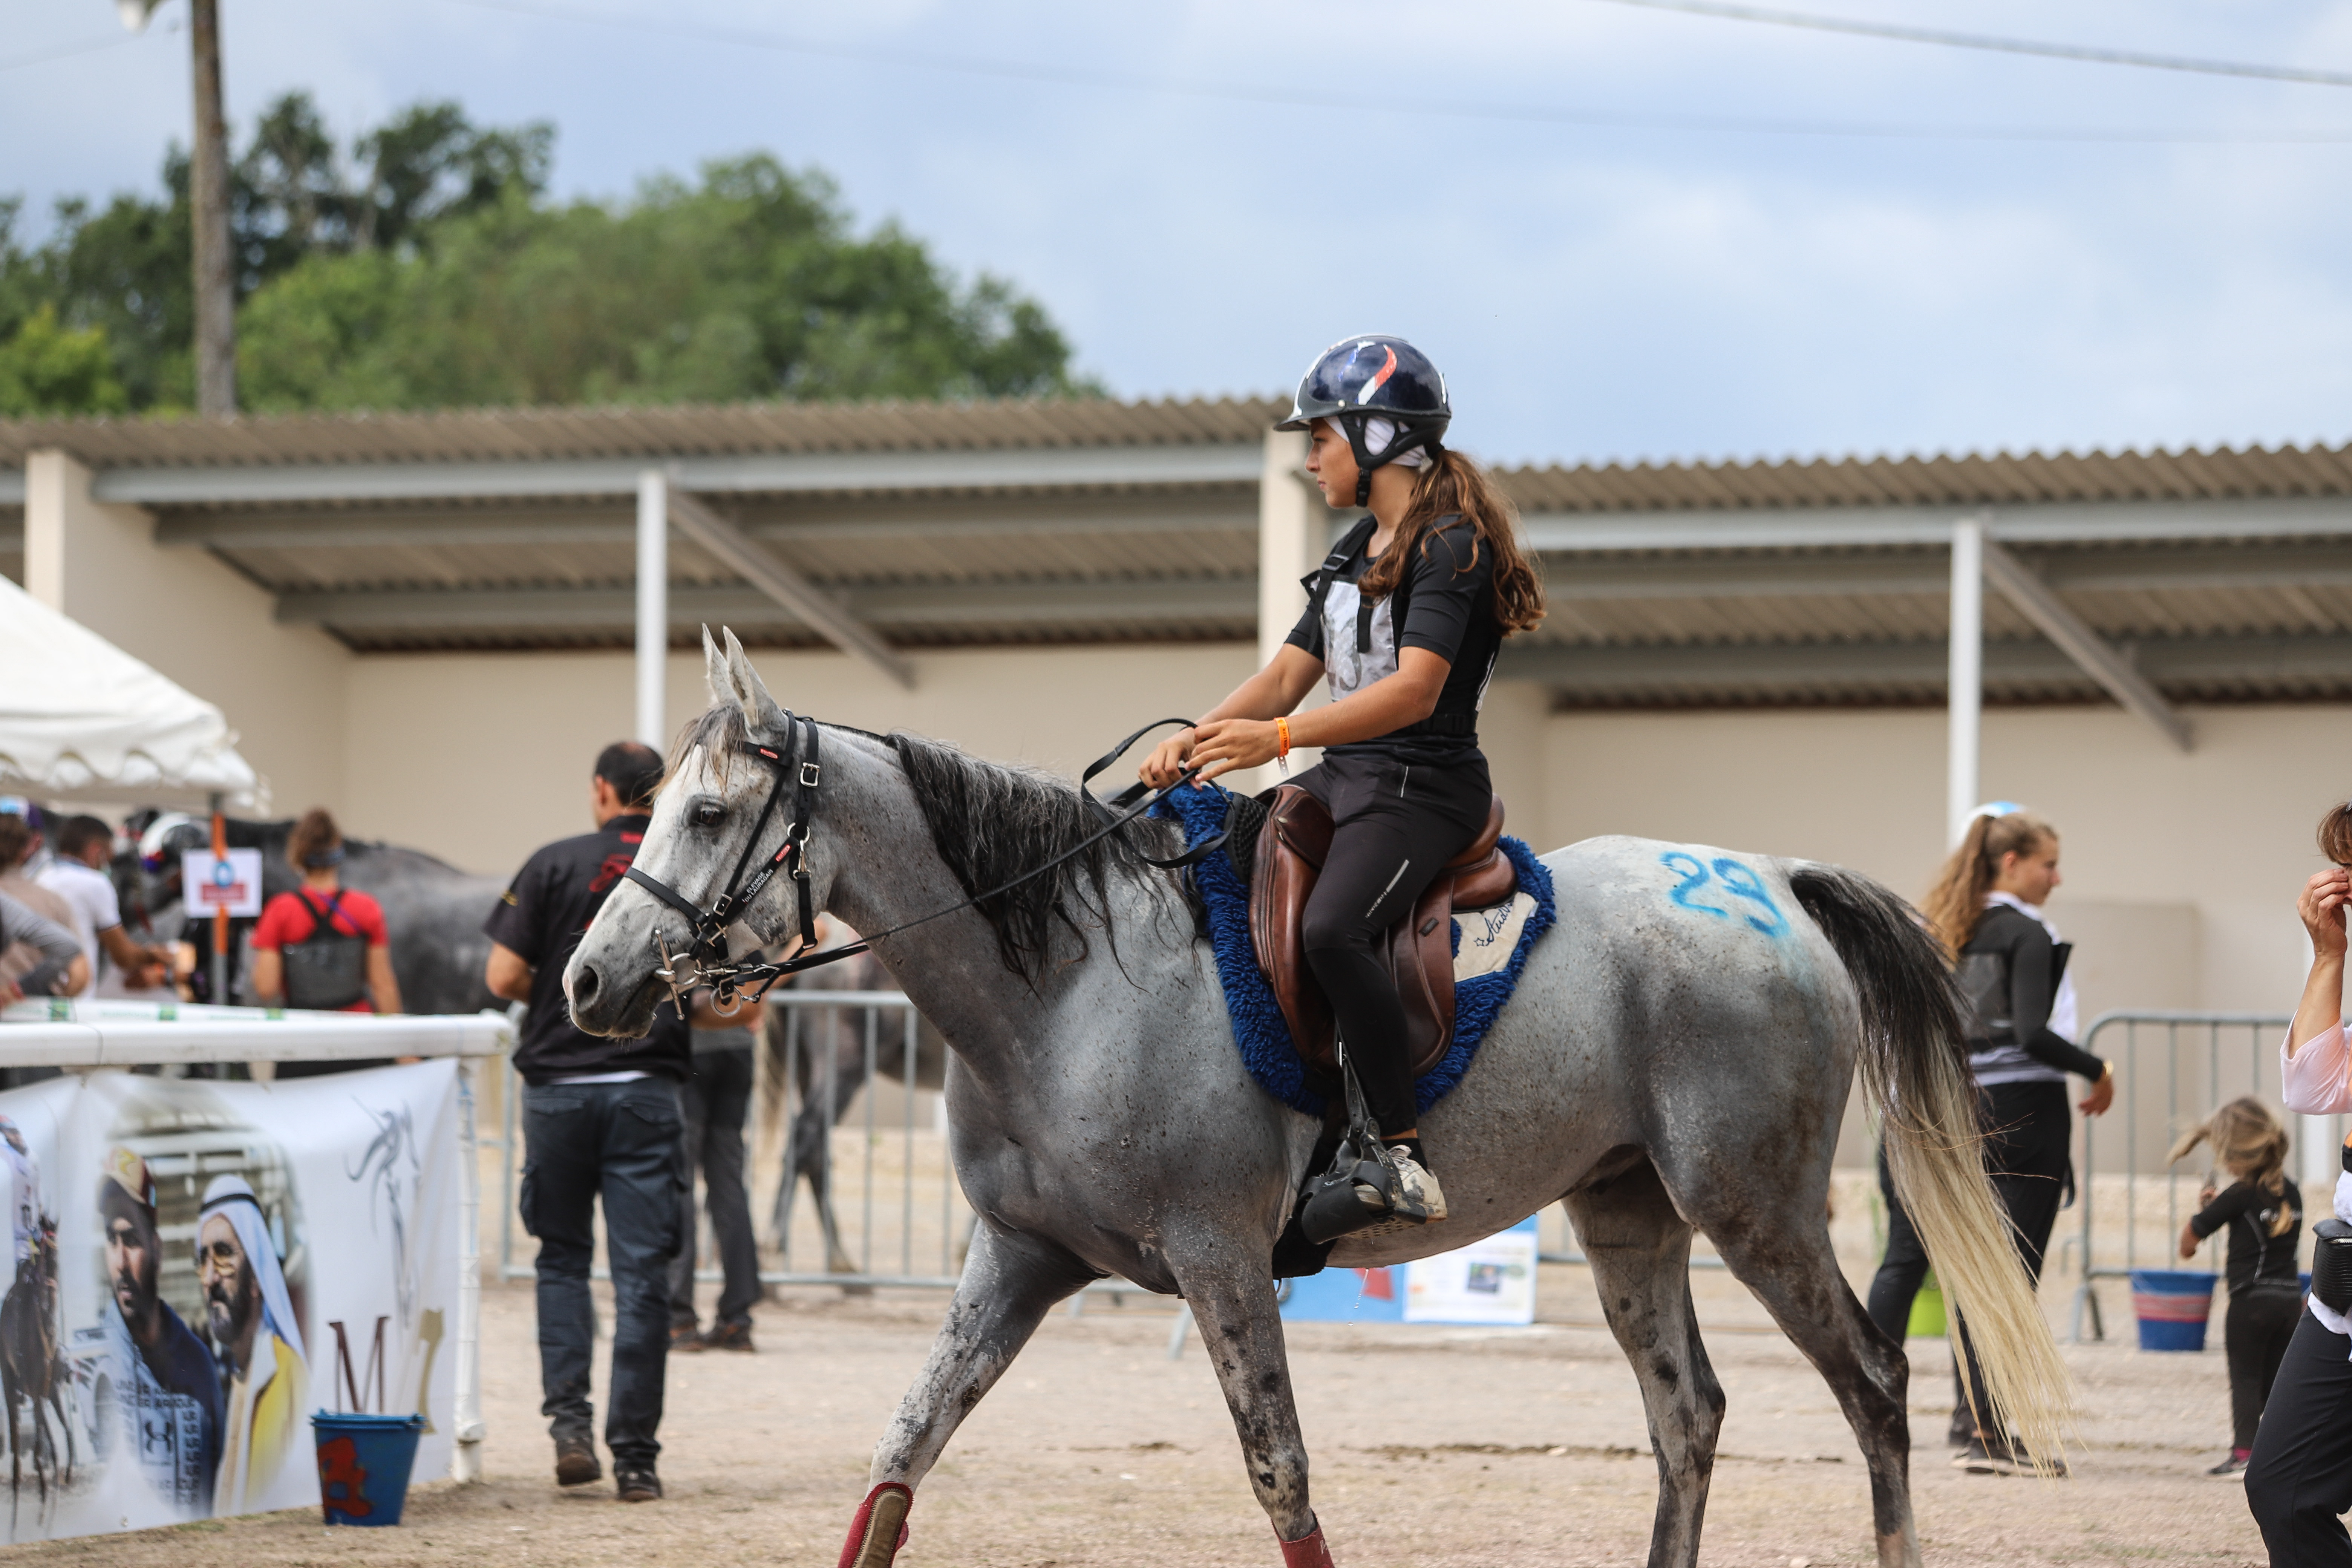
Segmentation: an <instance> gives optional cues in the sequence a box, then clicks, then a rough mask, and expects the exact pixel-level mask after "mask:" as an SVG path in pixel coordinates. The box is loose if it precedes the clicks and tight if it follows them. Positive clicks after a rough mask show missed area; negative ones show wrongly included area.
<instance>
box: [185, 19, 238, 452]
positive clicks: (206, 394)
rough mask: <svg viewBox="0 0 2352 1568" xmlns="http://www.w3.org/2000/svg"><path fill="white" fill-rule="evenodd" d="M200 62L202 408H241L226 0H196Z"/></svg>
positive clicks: (197, 180) (192, 174) (210, 413)
mask: <svg viewBox="0 0 2352 1568" xmlns="http://www.w3.org/2000/svg"><path fill="white" fill-rule="evenodd" d="M188 34H189V37H190V40H191V42H192V43H193V44H194V54H195V66H196V83H195V85H196V94H195V98H196V155H195V161H194V163H192V164H191V165H190V166H189V171H188V205H189V206H190V207H191V208H192V209H193V210H194V219H195V247H194V248H195V263H196V268H195V270H196V278H195V282H196V412H197V413H199V414H201V415H204V416H205V417H207V418H213V419H225V418H227V417H228V416H230V415H233V414H235V413H236V275H235V260H234V258H232V256H231V255H230V253H229V230H228V121H227V118H226V116H225V115H224V114H223V113H222V111H221V63H220V0H189V5H188Z"/></svg>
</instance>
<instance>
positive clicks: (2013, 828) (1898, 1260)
mask: <svg viewBox="0 0 2352 1568" xmlns="http://www.w3.org/2000/svg"><path fill="white" fill-rule="evenodd" d="M2058 882H2059V877H2058V832H2057V829H2055V828H2053V827H2052V826H2050V825H2049V824H2048V823H2047V822H2044V821H2043V820H2042V818H2040V817H2038V816H2034V815H2033V814H2032V813H2031V812H2028V811H2024V810H2021V809H2020V808H2019V807H2017V806H2014V805H2007V804H2006V803H2003V804H2001V805H1992V806H1987V807H1985V808H1983V809H1982V810H1980V811H1979V813H1978V814H1977V816H1976V817H1975V819H1974V820H1973V821H1971V822H1970V823H1969V831H1968V834H1967V836H1966V837H1963V838H1962V839H1961V840H1960V847H1958V849H1955V850H1954V851H1952V854H1951V858H1949V859H1948V860H1947V861H1945V862H1944V868H1943V871H1942V873H1941V875H1939V876H1938V877H1937V880H1936V886H1935V888H1934V889H1933V890H1932V891H1930V892H1929V893H1928V895H1927V908H1926V911H1925V912H1926V914H1927V919H1928V921H1929V923H1930V924H1931V925H1933V926H1934V928H1935V931H1936V934H1937V936H1938V937H1940V938H1942V939H1943V942H1944V943H1945V946H1946V948H1947V949H1948V951H1949V952H1952V953H1953V954H1954V956H1955V959H1956V960H1957V963H1956V965H1955V974H1954V978H1955V979H1957V980H1958V983H1959V986H1960V990H1961V993H1962V994H1963V995H1964V996H1965V997H1966V998H1967V999H1968V1002H1969V1013H1970V1015H1971V1016H1970V1017H1969V1073H1970V1074H1971V1076H1973V1077H1974V1078H1975V1079H1976V1085H1977V1118H1978V1123H1979V1126H1981V1127H1982V1128H1983V1129H1984V1133H1985V1167H1986V1169H1987V1170H1988V1171H1989V1172H1990V1173H1991V1175H1992V1184H1993V1190H1994V1192H1995V1193H1997V1194H1999V1196H2000V1201H2001V1205H2002V1206H2003V1207H2004V1208H2006V1209H2007V1210H2008V1211H2009V1219H2010V1224H2011V1226H2013V1227H2014V1234H2015V1237H2016V1241H2017V1247H2018V1257H2019V1259H2020V1260H2021V1262H2023V1263H2024V1265H2025V1271H2026V1273H2027V1274H2028V1275H2030V1276H2032V1278H2033V1279H2035V1280H2037V1281H2038V1280H2039V1279H2041V1278H2042V1254H2043V1253H2044V1252H2045V1251H2046V1250H2047V1249H2048V1247H2049V1246H2050V1231H2051V1227H2052V1226H2054V1225H2056V1224H2057V1222H2058V1210H2059V1208H2060V1206H2061V1205H2062V1204H2063V1202H2064V1199H2065V1197H2066V1194H2067V1193H2068V1191H2069V1190H2070V1189H2071V1188H2072V1187H2073V1185H2074V1163H2073V1158H2072V1153H2071V1144H2072V1141H2073V1137H2074V1118H2073V1115H2072V1113H2071V1112H2070V1111H2069V1110H2067V1106H2066V1075H2067V1074H2068V1073H2070V1072H2071V1073H2075V1074H2079V1075H2080V1076H2081V1077H2083V1078H2084V1079H2088V1080H2090V1083H2091V1091H2090V1093H2089V1094H2088V1095H2087V1096H2086V1097H2084V1100H2083V1101H2082V1109H2083V1110H2084V1113H2085V1114H2087V1115H2091V1116H2097V1115H2100V1114H2101V1113H2103V1112H2104V1111H2105V1110H2106V1109H2107V1107H2108V1106H2109V1105H2111V1104H2113V1103H2114V1101H2115V1093H2116V1085H2115V1068H2113V1067H2112V1066H2110V1065H2109V1064H2108V1063H2106V1062H2104V1061H2102V1060H2100V1059H2099V1058H2097V1057H2095V1056H2093V1055H2091V1054H2090V1053H2089V1052H2088V1051H2085V1050H2084V1049H2083V1048H2082V1047H2079V1046H2077V1045H2075V1044H2074V1041H2073V1040H2072V1039H2070V1038H2069V1037H2068V1036H2069V1034H2070V1033H2071V1032H2072V1031H2073V1030H2074V1028H2075V1026H2076V1022H2075V1006H2074V985H2073V984H2072V983H2071V982H2069V981H2068V980H2067V979H2066V956H2067V954H2068V953H2069V952H2071V951H2072V948H2071V945H2070V944H2068V943H2065V942H2060V941H2058V940H2057V932H2056V931H2054V930H2053V929H2052V928H2051V926H2050V925H2049V924H2048V922H2046V921H2043V920H2042V907H2041V906H2042V903H2043V901H2044V900H2047V899H2048V898H2049V897H2050V895H2051V893H2052V892H2053V891H2054V890H2055V889H2057V886H2058ZM1879 1186H1880V1189H1881V1191H1882V1192H1884V1193H1885V1196H1886V1209H1887V1238H1886V1258H1885V1262H1883V1263H1882V1264H1880V1265H1879V1269H1878V1275H1877V1278H1876V1279H1873V1280H1872V1281H1871V1286H1870V1318H1871V1321H1873V1322H1874V1323H1875V1324H1877V1325H1878V1328H1879V1331H1881V1332H1882V1333H1885V1335H1887V1337H1889V1338H1890V1339H1892V1340H1894V1341H1895V1343H1897V1344H1901V1343H1902V1342H1903V1339H1904V1334H1905V1331H1906V1327H1907V1326H1908V1323H1909V1321H1910V1316H1911V1300H1912V1298H1913V1297H1914V1296H1916V1294H1917V1293H1918V1289H1919V1282H1920V1280H1921V1279H1923V1278H1925V1276H1926V1274H1927V1253H1926V1251H1925V1250H1924V1249H1923V1248H1922V1247H1920V1245H1919V1238H1918V1236H1917V1233H1916V1232H1915V1231H1914V1230H1913V1229H1912V1227H1911V1222H1910V1217H1909V1216H1908V1215H1906V1214H1905V1213H1904V1212H1903V1209H1902V1206H1901V1205H1899V1204H1897V1203H1896V1202H1895V1190H1894V1185H1893V1184H1892V1183H1891V1182H1890V1181H1889V1180H1888V1179H1887V1174H1886V1163H1885V1156H1884V1155H1882V1156H1881V1157H1880V1160H1879ZM1955 1338H1956V1342H1957V1345H1958V1350H1959V1351H1960V1352H1961V1353H1962V1354H1963V1356H1964V1357H1965V1359H1966V1361H1967V1363H1968V1372H1969V1384H1970V1388H1969V1391H1964V1392H1963V1393H1962V1394H1960V1396H1959V1397H1958V1398H1956V1400H1955V1407H1954V1409H1953V1412H1952V1424H1953V1436H1954V1438H1955V1440H1956V1441H1959V1442H1961V1443H1962V1444H1963V1451H1962V1452H1961V1454H1960V1456H1959V1458H1957V1459H1955V1460H1954V1461H1953V1464H1954V1466H1955V1467H1956V1468H1960V1469H1965V1470H1971V1471H1975V1472H1977V1473H1979V1474H1990V1475H2007V1474H2013V1473H2015V1472H2016V1471H2017V1470H2019V1469H2021V1468H2025V1461H2024V1459H2023V1458H2022V1457H2021V1455H2019V1454H2018V1453H2017V1452H2016V1451H2015V1445H2014V1444H2013V1443H2012V1442H2011V1439H2010V1437H2009V1436H2008V1435H2007V1434H2006V1433H2001V1432H1994V1431H1989V1430H1987V1429H1986V1428H1985V1427H1983V1426H1981V1425H1979V1421H1980V1420H1981V1419H1982V1418H1983V1413H1984V1412H1986V1411H1987V1410H1989V1409H1990V1406H1989V1405H1988V1404H1987V1402H1986V1395H1985V1388H1984V1380H1983V1377H1982V1376H1981V1374H1980V1373H1979V1372H1978V1371H1977V1366H1976V1358H1975V1354H1974V1352H1972V1351H1970V1350H1969V1345H1968V1334H1967V1331H1966V1329H1965V1327H1962V1328H1960V1329H1959V1330H1958V1331H1957V1333H1956V1335H1955ZM1970 1393H1972V1394H1973V1397H1969V1394H1970ZM1970 1412H1975V1413H1976V1414H1974V1415H1970V1414H1969V1413H1970Z"/></svg>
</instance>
